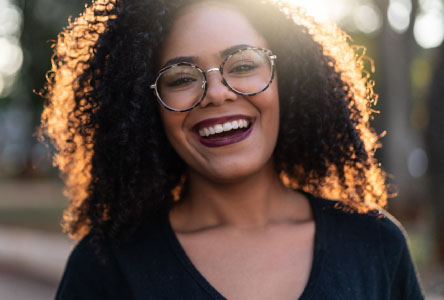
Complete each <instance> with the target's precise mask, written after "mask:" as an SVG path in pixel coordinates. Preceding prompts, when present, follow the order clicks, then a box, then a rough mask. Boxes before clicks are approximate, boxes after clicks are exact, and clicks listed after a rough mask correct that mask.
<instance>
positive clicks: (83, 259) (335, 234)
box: [56, 195, 424, 300]
mask: <svg viewBox="0 0 444 300" xmlns="http://www.w3.org/2000/svg"><path fill="white" fill-rule="evenodd" d="M307 196H308V198H309V200H310V204H311V207H312V210H313V215H314V219H315V227H316V232H315V250H314V251H315V253H314V257H313V264H312V269H311V272H310V277H309V280H308V283H307V285H306V287H305V289H304V291H303V293H302V295H301V297H300V298H299V299H300V300H308V299H322V300H330V299H341V300H346V299H353V300H356V299H375V300H376V299H377V300H383V299H402V300H408V299H412V300H413V299H415V300H417V299H424V293H423V291H422V289H421V287H420V283H419V280H418V277H417V274H416V271H415V267H414V265H413V263H412V260H411V257H410V253H409V248H408V246H407V243H406V233H405V231H404V229H403V228H402V227H401V225H400V224H399V223H398V222H397V221H396V220H395V219H394V218H393V217H392V216H390V215H388V214H384V215H380V216H379V217H378V216H377V215H376V214H365V215H364V214H357V213H346V212H344V211H343V210H340V209H337V208H334V207H333V206H334V203H335V201H330V200H325V199H321V198H316V197H313V196H311V195H307ZM90 239H91V237H90V236H89V235H88V236H86V237H85V238H83V239H82V240H81V241H80V242H79V244H78V245H77V246H76V247H75V249H74V250H73V251H72V253H71V256H70V257H69V260H68V263H67V265H66V269H65V273H64V275H63V278H62V280H61V282H60V285H59V289H58V291H57V295H56V299H60V300H61V299H82V300H83V299H85V300H87V299H94V300H98V299H119V300H122V299H143V300H149V299H156V300H158V299H174V300H179V299H186V300H190V299H196V300H200V299H208V300H210V299H219V300H222V299H225V298H224V297H223V296H222V295H221V294H220V293H219V292H218V291H217V290H216V289H215V288H214V287H212V286H211V284H209V283H208V282H207V280H206V279H205V278H204V277H203V276H202V275H201V274H200V273H199V271H198V270H197V269H196V267H195V266H194V265H193V264H192V262H191V261H190V259H189V258H188V256H187V254H186V253H185V251H184V249H183V248H182V246H181V245H180V243H179V241H178V239H177V237H176V235H175V233H174V231H173V230H172V228H171V225H170V222H169V219H168V215H167V214H165V215H164V216H161V217H159V219H158V220H157V221H155V222H154V223H153V224H152V225H150V226H146V227H145V228H144V229H143V230H140V231H139V232H138V233H137V234H136V235H135V238H134V239H133V240H132V241H131V242H129V243H128V244H125V246H121V247H119V248H118V249H115V248H113V247H108V248H106V251H105V256H106V263H105V264H101V263H100V262H99V260H98V259H96V256H95V255H94V254H93V253H94V248H93V247H92V245H91V244H90Z"/></svg>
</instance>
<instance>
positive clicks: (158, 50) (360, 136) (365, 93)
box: [42, 0, 423, 299]
mask: <svg viewBox="0 0 444 300" xmlns="http://www.w3.org/2000/svg"><path fill="white" fill-rule="evenodd" d="M53 62H54V63H53V72H52V73H50V76H49V83H48V86H47V94H46V97H47V99H48V100H49V101H48V103H46V107H45V110H44V112H43V124H42V128H43V130H44V132H45V133H46V134H47V135H48V136H49V137H50V138H51V139H52V141H53V143H54V144H55V145H56V149H57V150H58V152H57V155H56V157H55V162H56V164H57V165H58V166H59V168H60V169H61V171H62V173H63V174H64V175H65V181H66V183H67V186H68V188H69V189H68V190H67V192H68V195H69V197H70V198H71V203H70V206H69V207H68V209H67V211H66V212H65V215H64V221H65V223H64V226H65V229H66V230H67V231H68V232H69V233H70V234H71V236H73V237H75V238H78V239H81V241H80V242H79V243H78V245H77V246H76V248H75V249H74V250H73V252H72V254H71V256H70V259H69V261H68V264H67V266H66V270H65V273H64V276H63V279H62V281H61V283H60V286H59V290H58V292H57V296H56V298H57V299H422V298H423V295H422V291H421V288H420V285H419V283H418V279H417V277H416V273H415V269H414V266H413V263H412V261H411V258H410V254H409V249H408V247H407V244H406V239H405V235H404V233H403V231H402V229H401V227H400V225H399V224H397V223H396V221H394V219H392V217H390V216H389V215H388V214H387V213H385V212H384V214H383V213H382V212H383V210H382V209H381V208H380V207H382V206H384V205H385V203H386V198H387V190H386V187H385V185H384V173H383V172H382V171H381V170H380V168H379V167H378V163H377V162H376V160H375V158H374V156H373V153H374V151H375V149H376V148H377V147H378V142H377V140H378V138H377V136H376V134H375V133H374V131H373V130H372V129H371V128H370V127H369V124H368V120H369V118H370V114H371V108H370V105H371V103H372V101H375V100H376V97H375V96H374V95H373V94H372V84H371V83H370V82H367V80H366V78H362V75H361V74H362V71H363V68H362V60H361V59H356V55H355V54H354V51H353V49H352V48H351V47H349V46H348V44H347V41H346V39H345V35H344V34H343V33H342V32H341V31H340V30H338V29H331V28H324V27H321V26H319V25H316V24H315V23H314V22H313V21H312V20H311V19H310V18H307V17H305V16H304V15H303V14H301V13H300V12H299V11H298V10H296V9H294V8H291V7H290V6H288V5H287V4H285V3H283V2H282V3H281V2H272V1H270V2H268V1H264V2H257V1H250V2H248V1H236V0H230V1H187V0H184V1H179V0H178V1H165V2H164V1H150V0H133V1H105V0H103V1H96V2H95V3H94V4H93V5H92V6H91V7H89V8H86V10H85V12H84V14H83V15H82V16H80V17H79V18H77V19H76V21H75V22H74V23H72V24H71V25H70V26H69V27H68V28H67V29H66V30H65V31H64V32H63V33H62V34H61V35H60V36H59V39H58V43H57V45H56V48H55V56H54V60H53ZM321 197H328V198H330V199H337V200H336V201H333V200H326V199H324V198H321Z"/></svg>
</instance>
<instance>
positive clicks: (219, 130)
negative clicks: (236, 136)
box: [214, 124, 224, 133]
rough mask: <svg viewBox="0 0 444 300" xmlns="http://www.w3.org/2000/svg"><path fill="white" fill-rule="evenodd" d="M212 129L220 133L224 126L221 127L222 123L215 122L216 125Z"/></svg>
mask: <svg viewBox="0 0 444 300" xmlns="http://www.w3.org/2000/svg"><path fill="white" fill-rule="evenodd" d="M214 131H216V133H221V132H222V131H224V128H223V127H222V125H220V124H217V125H216V126H214Z"/></svg>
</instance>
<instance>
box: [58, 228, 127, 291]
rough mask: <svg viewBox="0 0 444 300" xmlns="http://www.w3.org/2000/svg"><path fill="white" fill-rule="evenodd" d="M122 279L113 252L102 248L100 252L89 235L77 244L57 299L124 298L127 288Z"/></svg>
mask: <svg viewBox="0 0 444 300" xmlns="http://www.w3.org/2000/svg"><path fill="white" fill-rule="evenodd" d="M121 277H122V275H121V273H120V270H119V268H118V265H117V263H116V262H115V259H114V257H113V255H112V251H111V249H110V248H109V247H108V246H107V245H101V250H100V252H99V251H98V247H97V246H96V245H95V243H94V236H93V235H91V234H88V235H86V236H85V237H84V238H82V239H81V240H80V241H79V242H78V243H77V245H76V246H75V247H74V249H73V250H72V252H71V254H70V256H69V258H68V261H67V263H66V266H65V270H64V273H63V277H62V279H61V281H60V283H59V287H58V290H57V295H56V299H102V298H104V297H106V296H107V295H110V294H113V295H114V296H117V295H122V294H123V295H124V294H125V289H126V287H125V283H124V281H122V280H121V279H122V278H121ZM110 299H115V298H114V297H110Z"/></svg>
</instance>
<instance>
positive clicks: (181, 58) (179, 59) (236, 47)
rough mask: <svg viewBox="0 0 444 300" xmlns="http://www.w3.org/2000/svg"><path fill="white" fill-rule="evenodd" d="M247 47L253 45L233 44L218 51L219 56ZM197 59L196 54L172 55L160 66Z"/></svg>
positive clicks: (192, 62)
mask: <svg viewBox="0 0 444 300" xmlns="http://www.w3.org/2000/svg"><path fill="white" fill-rule="evenodd" d="M247 47H253V46H250V45H247V44H239V45H234V46H231V47H229V48H226V49H224V50H222V51H220V52H219V56H220V57H226V56H228V55H229V54H230V53H231V52H233V51H236V50H239V49H243V48H247ZM197 59H198V57H197V56H178V57H174V58H172V59H169V60H168V61H167V62H166V63H165V64H164V65H163V66H162V68H165V67H167V66H170V65H174V64H178V63H182V62H187V63H191V64H194V63H196V61H197Z"/></svg>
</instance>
